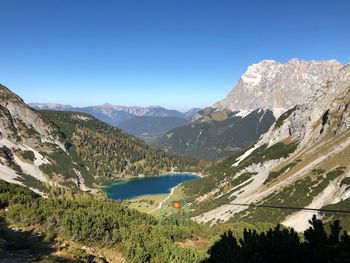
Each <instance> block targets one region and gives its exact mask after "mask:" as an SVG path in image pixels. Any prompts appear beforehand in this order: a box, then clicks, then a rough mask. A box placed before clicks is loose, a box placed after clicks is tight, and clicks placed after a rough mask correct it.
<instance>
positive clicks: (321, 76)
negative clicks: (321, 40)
mask: <svg viewBox="0 0 350 263" xmlns="http://www.w3.org/2000/svg"><path fill="white" fill-rule="evenodd" d="M341 67H342V65H341V64H340V63H339V62H338V61H336V60H326V61H315V60H311V61H305V60H300V59H296V58H294V59H292V60H290V61H288V62H287V63H285V64H282V63H278V62H277V61H274V60H263V61H261V62H259V63H257V64H253V65H251V66H249V67H248V69H247V71H246V72H245V73H244V74H243V75H242V77H241V78H240V80H239V82H238V83H237V85H236V86H235V87H234V88H233V90H232V91H231V92H230V93H229V94H228V96H227V97H226V98H225V99H223V100H221V101H218V102H216V103H215V104H214V105H213V106H212V107H213V108H216V109H217V110H223V109H229V110H231V111H242V112H251V111H253V110H255V109H258V108H263V109H270V110H272V111H273V112H274V115H275V117H279V116H280V115H281V114H282V113H283V112H285V111H286V110H288V109H290V108H292V107H294V106H295V105H297V104H301V103H303V102H305V99H306V98H308V97H310V96H311V95H312V94H313V93H314V92H315V91H316V89H317V88H318V87H319V86H320V84H321V83H323V82H324V81H325V80H327V79H329V78H331V77H333V76H335V75H336V74H337V73H338V72H339V70H340V68H341Z"/></svg>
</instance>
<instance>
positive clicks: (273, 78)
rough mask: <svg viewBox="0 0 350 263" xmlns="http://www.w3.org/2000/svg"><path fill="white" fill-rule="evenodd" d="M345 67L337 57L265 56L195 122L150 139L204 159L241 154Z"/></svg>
mask: <svg viewBox="0 0 350 263" xmlns="http://www.w3.org/2000/svg"><path fill="white" fill-rule="evenodd" d="M341 67H342V65H341V64H340V63H339V62H337V61H336V60H329V61H314V60H311V61H304V60H300V59H292V60H290V61H288V62H287V63H285V64H282V63H278V62H276V61H274V60H263V61H261V62H259V63H257V64H253V65H251V66H249V67H248V69H247V70H246V72H245V73H244V74H243V75H242V76H241V78H240V79H239V81H238V83H237V85H235V86H234V88H233V89H232V91H231V92H230V93H229V94H228V95H227V97H226V98H225V99H223V100H221V101H218V102H216V103H214V104H213V105H212V106H210V107H207V108H205V109H203V110H201V111H198V112H197V115H196V119H195V121H194V122H192V123H190V124H188V125H187V126H182V127H179V128H175V129H173V130H170V131H168V132H167V133H166V134H164V135H163V136H161V137H160V138H157V139H156V140H154V141H151V142H150V143H151V145H152V146H154V147H158V148H161V149H164V150H166V151H168V152H171V153H176V154H183V155H188V156H195V157H197V158H201V159H205V160H218V159H222V158H224V157H228V156H230V155H232V154H237V153H238V152H240V151H242V150H243V149H245V148H246V147H248V146H250V145H251V144H252V143H254V142H255V141H256V140H257V139H258V138H259V137H260V135H261V134H263V133H264V132H266V131H267V130H268V129H269V128H270V126H271V125H272V123H273V122H274V120H275V119H276V118H278V117H279V116H280V115H281V114H283V113H284V112H286V111H287V110H288V109H290V108H293V107H294V106H295V105H297V104H300V103H303V102H304V101H305V100H306V99H307V98H308V97H310V96H311V95H312V94H313V93H314V92H315V91H316V90H317V89H318V88H319V86H320V85H321V83H323V82H324V81H325V80H327V79H329V78H331V77H334V76H335V75H336V74H338V72H339V70H340V68H341ZM259 109H261V110H262V111H261V110H260V111H258V110H259ZM258 112H259V113H261V112H264V114H262V115H261V114H260V115H259V114H258ZM270 112H272V114H270ZM265 113H267V114H265ZM253 116H254V117H253ZM261 116H264V117H261Z"/></svg>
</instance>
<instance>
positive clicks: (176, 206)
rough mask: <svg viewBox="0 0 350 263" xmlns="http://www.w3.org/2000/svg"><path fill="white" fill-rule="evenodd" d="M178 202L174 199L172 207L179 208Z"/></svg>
mask: <svg viewBox="0 0 350 263" xmlns="http://www.w3.org/2000/svg"><path fill="white" fill-rule="evenodd" d="M180 206H181V205H180V203H179V202H178V201H174V203H173V207H174V208H175V209H179V208H180Z"/></svg>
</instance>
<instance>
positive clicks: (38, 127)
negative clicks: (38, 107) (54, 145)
mask: <svg viewBox="0 0 350 263" xmlns="http://www.w3.org/2000/svg"><path fill="white" fill-rule="evenodd" d="M0 116H1V120H0V132H1V137H2V138H5V139H9V140H10V141H16V142H17V141H19V140H21V141H23V142H26V143H30V144H38V143H40V142H41V140H44V141H50V142H54V141H55V140H56V139H57V138H56V135H57V130H56V129H55V127H54V126H53V125H51V124H50V123H48V122H45V120H44V119H43V118H42V116H41V115H40V114H39V113H37V112H35V111H33V110H32V109H31V108H29V107H28V106H27V105H25V104H24V102H23V100H22V99H21V98H20V97H18V96H17V95H15V94H14V93H12V92H11V91H10V90H8V89H7V88H6V87H4V86H2V85H0ZM33 135H37V136H33Z"/></svg>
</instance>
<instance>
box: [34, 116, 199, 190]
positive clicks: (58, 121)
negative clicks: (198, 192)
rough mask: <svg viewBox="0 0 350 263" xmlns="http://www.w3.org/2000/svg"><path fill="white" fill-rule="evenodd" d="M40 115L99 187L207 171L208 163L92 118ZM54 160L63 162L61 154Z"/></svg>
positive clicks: (53, 155)
mask: <svg viewBox="0 0 350 263" xmlns="http://www.w3.org/2000/svg"><path fill="white" fill-rule="evenodd" d="M40 112H41V113H42V115H43V116H44V117H45V118H47V119H48V120H50V121H51V122H53V124H54V125H56V126H57V127H58V128H59V130H60V131H61V133H60V134H59V136H60V138H61V140H62V142H63V143H64V145H65V148H66V150H67V151H68V152H69V153H70V155H71V156H73V157H74V156H76V159H78V160H81V162H82V163H83V164H86V165H87V166H88V167H89V169H90V173H91V174H94V180H95V182H97V183H101V184H103V183H106V182H108V181H110V180H112V179H115V178H116V177H125V176H137V175H139V174H144V175H157V174H162V173H166V172H169V171H199V170H201V169H203V168H204V167H205V163H204V162H201V161H199V160H197V159H195V158H188V157H181V156H176V155H171V154H167V153H165V152H164V151H162V150H156V149H152V148H150V147H149V146H148V145H147V144H145V143H144V142H143V141H142V140H141V139H139V138H136V137H134V136H130V135H129V134H126V133H123V132H122V131H121V130H120V129H118V128H115V127H113V126H110V125H108V124H105V123H103V122H101V121H99V120H97V119H95V118H94V117H92V116H91V115H88V114H84V113H74V112H62V111H40ZM58 151H59V150H58ZM51 158H52V159H54V160H57V159H59V158H60V156H59V153H56V154H55V153H53V154H52V156H51ZM60 167H62V165H61V166H60ZM50 168H52V167H45V168H44V169H46V172H48V170H50ZM90 180H92V179H90Z"/></svg>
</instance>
